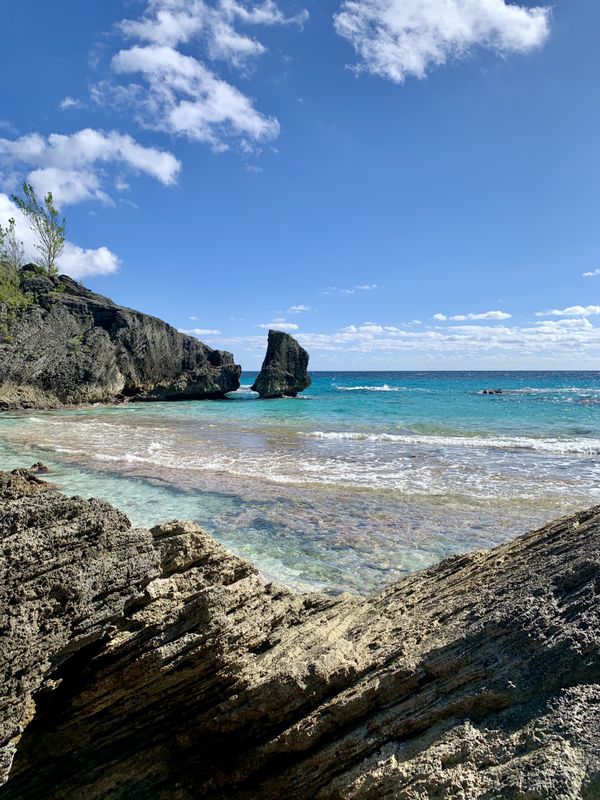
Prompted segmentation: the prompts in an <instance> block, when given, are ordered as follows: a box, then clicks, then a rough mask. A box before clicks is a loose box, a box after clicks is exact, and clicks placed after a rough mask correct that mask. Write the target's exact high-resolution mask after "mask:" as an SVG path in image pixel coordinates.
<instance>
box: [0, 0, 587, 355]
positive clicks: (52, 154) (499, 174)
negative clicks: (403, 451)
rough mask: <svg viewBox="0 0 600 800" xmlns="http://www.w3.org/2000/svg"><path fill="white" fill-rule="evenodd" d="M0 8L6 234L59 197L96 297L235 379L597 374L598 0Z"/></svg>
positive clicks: (1, 209)
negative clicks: (182, 337) (155, 319)
mask: <svg viewBox="0 0 600 800" xmlns="http://www.w3.org/2000/svg"><path fill="white" fill-rule="evenodd" d="M10 6H11V7H10V12H9V13H8V12H7V13H6V14H5V15H3V37H2V38H3V51H4V61H5V64H11V65H12V66H13V68H12V70H11V74H10V76H9V75H8V72H7V71H5V72H4V80H3V81H2V84H1V89H0V222H2V219H1V218H2V217H4V219H6V218H7V217H8V216H10V214H11V213H13V212H14V209H13V208H12V207H11V204H10V200H9V195H10V193H11V192H12V191H14V190H15V189H18V187H19V185H20V183H21V182H22V180H23V179H24V178H28V179H29V180H31V181H32V182H33V183H34V185H35V186H36V188H37V189H38V190H39V191H40V192H42V191H45V190H47V189H52V190H53V191H54V192H55V196H56V197H57V198H58V200H59V201H60V203H61V207H62V209H63V211H64V213H65V215H66V217H67V220H68V228H69V230H68V238H69V244H68V246H67V248H66V251H65V255H64V257H63V262H62V267H63V269H64V271H66V272H69V273H70V274H73V275H74V276H76V277H79V278H81V279H82V280H83V281H84V282H85V283H86V285H88V286H90V287H91V288H93V289H94V290H97V291H100V292H103V293H105V294H108V295H109V296H111V297H113V298H114V299H115V300H116V301H117V302H120V303H124V304H126V305H129V306H133V307H136V308H139V309H140V310H142V311H146V312H148V313H152V314H155V315H157V316H160V317H162V318H164V319H166V320H167V321H169V322H170V323H172V324H173V325H175V326H176V327H178V328H179V329H182V330H189V331H194V330H197V331H199V332H200V331H201V333H199V336H200V338H202V339H203V340H204V341H206V342H207V343H208V344H210V345H211V346H215V347H222V348H226V349H230V350H233V352H234V353H235V355H236V357H237V360H238V361H239V362H240V363H242V364H243V366H244V367H246V368H248V369H252V368H255V367H257V366H259V365H260V362H261V360H262V356H263V354H264V347H265V340H266V329H267V328H268V327H269V325H271V324H272V326H273V327H278V328H283V329H287V330H289V331H290V332H292V333H294V335H297V336H298V338H299V339H300V340H301V341H302V342H303V343H304V344H306V346H307V347H308V349H309V351H310V352H311V357H312V358H311V365H312V366H313V368H315V369H334V368H338V369H352V368H356V369H443V368H447V369H457V368H458V369H460V368H467V369H468V368H472V369H477V368H507V369H510V368H565V369H578V368H596V369H600V325H599V321H600V224H599V222H600V202H599V197H600V161H599V158H598V147H599V145H598V143H599V142H600V97H599V95H598V86H599V78H600V48H599V47H598V36H599V32H600V4H598V2H597V0H577V2H572V0H571V2H568V0H557V2H556V3H555V4H554V5H553V6H552V7H549V6H535V4H534V3H525V2H523V3H520V4H517V3H514V4H510V3H506V2H504V0H346V2H344V0H321V2H313V0H307V1H306V2H302V1H301V0H298V1H297V2H296V0H289V2H288V1H286V0H281V2H279V3H277V4H276V3H275V2H273V1H272V0H266V2H265V1H264V0H259V2H254V3H253V2H250V0H247V1H246V2H243V0H185V2H184V0H150V1H149V2H142V0H103V2H87V3H82V2H80V0H56V2H54V3H51V4H50V3H40V2H39V0H20V2H19V3H18V4H10ZM22 232H23V238H24V240H25V243H26V245H27V246H28V247H30V244H31V243H30V240H29V238H28V233H27V231H26V230H25V229H22ZM585 273H588V274H585Z"/></svg>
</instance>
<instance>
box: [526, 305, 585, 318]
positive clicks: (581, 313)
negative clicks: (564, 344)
mask: <svg viewBox="0 0 600 800" xmlns="http://www.w3.org/2000/svg"><path fill="white" fill-rule="evenodd" d="M594 314H600V306H567V308H553V309H550V311H536V312H535V316H536V317H591V316H593V315H594Z"/></svg>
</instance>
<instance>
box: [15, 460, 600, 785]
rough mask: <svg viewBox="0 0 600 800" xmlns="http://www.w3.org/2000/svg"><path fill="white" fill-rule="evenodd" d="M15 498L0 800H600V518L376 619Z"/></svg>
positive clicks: (357, 608)
mask: <svg viewBox="0 0 600 800" xmlns="http://www.w3.org/2000/svg"><path fill="white" fill-rule="evenodd" d="M0 495H1V497H2V505H1V507H0V541H1V542H2V580H1V582H0V605H1V607H2V616H1V619H2V620H3V622H2V631H1V634H0V635H1V637H2V641H1V646H0V668H1V670H2V697H1V698H0V722H1V727H0V765H1V766H2V771H3V774H4V779H5V780H6V781H7V782H6V783H5V784H4V786H3V787H2V789H0V797H2V798H19V800H22V799H23V798H84V797H85V798H86V800H87V799H88V798H91V799H92V800H93V799H94V798H109V797H110V798H128V799H129V798H148V797H152V798H182V799H185V800H187V799H188V798H190V799H191V798H198V797H202V798H215V799H216V798H236V800H237V799H238V798H239V799H240V800H250V798H252V800H254V799H256V800H258V799H259V798H260V800H270V799H271V798H273V800H275V798H277V800H279V799H280V798H284V797H285V798H287V797H294V798H299V799H300V800H312V798H319V800H334V799H335V800H341V799H342V798H344V800H345V799H346V798H348V799H353V800H354V799H356V800H359V798H360V800H375V799H376V798H377V799H378V798H384V797H385V798H388V797H389V798H392V797H393V798H402V799H404V798H406V800H417V799H419V800H422V799H423V798H459V797H460V798H466V799H467V800H469V799H470V798H497V797H502V798H504V797H506V798H551V799H556V800H559V798H560V799H561V800H563V799H566V800H569V799H570V798H573V799H575V798H584V800H592V799H593V798H596V797H598V796H600V507H596V508H592V509H590V510H587V511H584V512H581V513H579V514H576V515H574V516H572V517H569V518H563V519H560V520H557V521H556V522H554V523H552V524H550V525H547V526H545V527H544V528H542V529H540V530H538V531H533V532H532V533H529V534H527V535H525V536H522V537H520V538H518V539H515V540H514V541H512V542H509V543H507V544H505V545H502V546H501V547H498V548H495V549H493V550H490V551H480V552H476V553H471V554H469V555H465V556H461V557H455V558H451V559H448V560H446V561H443V562H442V563H440V564H438V565H436V566H434V567H431V568H429V569H426V570H424V571H421V572H419V573H416V574H414V575H412V576H410V577H408V578H406V579H404V580H402V581H400V582H398V583H396V584H394V585H392V586H390V587H389V588H388V589H385V590H384V591H382V592H379V593H377V594H375V595H372V596H370V597H367V598H362V597H356V596H349V595H341V596H338V597H330V596H326V595H322V594H318V593H313V594H294V593H293V592H290V591H288V590H286V589H284V588H282V587H280V586H277V585H275V584H267V583H265V582H264V580H263V579H261V577H260V575H259V574H258V573H257V571H256V569H255V568H254V567H253V566H252V565H251V564H250V563H248V562H247V561H244V560H243V559H240V558H238V557H236V556H234V555H232V554H230V553H228V552H227V551H226V550H225V549H224V548H223V547H221V546H220V545H219V544H217V543H216V542H215V541H214V540H213V539H211V538H210V537H209V536H208V535H207V534H205V533H203V532H202V531H201V530H200V529H199V528H198V527H197V526H196V525H194V524H192V523H189V522H171V523H167V524H163V525H159V526H157V527H155V528H153V529H152V530H144V529H132V527H131V525H130V523H129V521H128V520H127V518H126V517H125V516H124V515H123V514H121V513H120V512H119V511H117V510H116V509H114V508H112V507H111V506H109V505H108V504H106V503H104V502H101V501H98V500H83V499H81V498H68V497H65V496H64V495H62V494H60V493H59V492H57V491H54V490H53V489H51V487H50V486H49V485H48V484H46V483H44V482H43V481H41V479H40V478H39V477H37V476H35V475H33V474H32V473H30V472H28V471H26V470H21V471H16V472H14V473H0Z"/></svg>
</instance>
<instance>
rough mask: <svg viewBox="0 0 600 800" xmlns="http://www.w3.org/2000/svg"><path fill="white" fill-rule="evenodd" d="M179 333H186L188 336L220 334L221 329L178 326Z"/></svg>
mask: <svg viewBox="0 0 600 800" xmlns="http://www.w3.org/2000/svg"><path fill="white" fill-rule="evenodd" d="M190 319H191V318H190ZM179 333H187V334H188V336H220V334H221V331H219V330H217V329H216V328H188V329H186V328H180V329H179Z"/></svg>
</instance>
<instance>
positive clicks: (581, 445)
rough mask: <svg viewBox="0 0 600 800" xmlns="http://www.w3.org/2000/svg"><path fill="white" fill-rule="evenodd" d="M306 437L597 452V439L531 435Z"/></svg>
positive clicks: (318, 434) (325, 434)
mask: <svg viewBox="0 0 600 800" xmlns="http://www.w3.org/2000/svg"><path fill="white" fill-rule="evenodd" d="M301 435H302V436H305V437H307V438H310V439H330V440H349V441H363V442H384V443H385V442H392V443H397V444H406V445H428V446H430V447H440V446H441V445H442V446H449V447H471V448H494V449H499V450H534V451H537V452H543V453H554V454H557V455H561V454H573V455H599V454H600V439H572V440H566V439H534V438H531V437H527V436H493V437H492V436H490V437H488V438H484V437H475V436H472V437H468V436H418V435H406V434H395V433H367V432H364V431H311V432H308V433H302V434H301Z"/></svg>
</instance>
